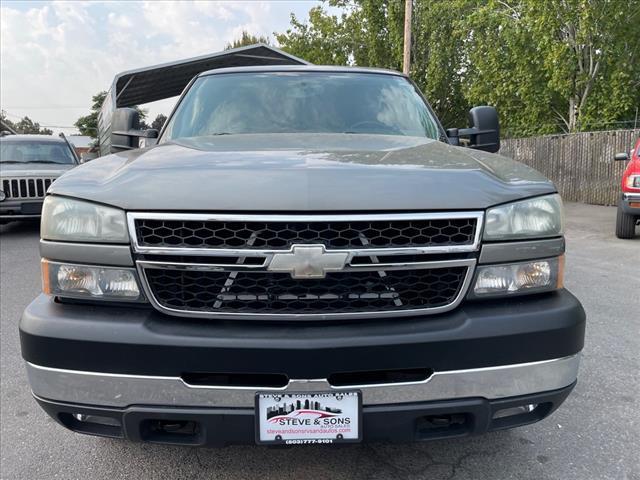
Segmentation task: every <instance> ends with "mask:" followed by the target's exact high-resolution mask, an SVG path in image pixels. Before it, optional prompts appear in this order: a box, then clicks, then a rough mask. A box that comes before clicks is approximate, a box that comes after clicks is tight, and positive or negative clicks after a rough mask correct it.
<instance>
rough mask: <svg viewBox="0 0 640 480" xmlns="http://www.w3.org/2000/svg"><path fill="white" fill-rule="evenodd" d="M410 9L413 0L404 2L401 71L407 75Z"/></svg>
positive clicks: (409, 61) (409, 58)
mask: <svg viewBox="0 0 640 480" xmlns="http://www.w3.org/2000/svg"><path fill="white" fill-rule="evenodd" d="M411 10H413V0H405V2H404V51H403V58H402V73H404V74H405V75H409V67H410V64H411Z"/></svg>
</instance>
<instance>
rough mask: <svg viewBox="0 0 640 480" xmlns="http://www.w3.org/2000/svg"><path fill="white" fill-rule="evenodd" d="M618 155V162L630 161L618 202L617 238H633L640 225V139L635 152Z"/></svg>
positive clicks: (623, 177)
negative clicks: (637, 226)
mask: <svg viewBox="0 0 640 480" xmlns="http://www.w3.org/2000/svg"><path fill="white" fill-rule="evenodd" d="M630 154H631V157H629V154H627V153H617V154H616V156H615V159H616V160H624V161H626V160H629V158H631V161H630V162H629V165H627V168H626V170H625V171H624V174H623V175H622V195H621V196H620V200H619V201H618V217H617V219H616V237H618V238H633V236H634V235H635V229H636V224H638V223H640V138H638V141H637V142H636V145H635V147H634V149H633V150H631V152H630Z"/></svg>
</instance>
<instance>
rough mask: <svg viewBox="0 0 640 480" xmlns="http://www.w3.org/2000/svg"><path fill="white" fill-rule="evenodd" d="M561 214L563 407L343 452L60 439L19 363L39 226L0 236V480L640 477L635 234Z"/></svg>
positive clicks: (574, 211)
mask: <svg viewBox="0 0 640 480" xmlns="http://www.w3.org/2000/svg"><path fill="white" fill-rule="evenodd" d="M566 213H567V245H568V251H567V270H566V281H565V283H566V285H567V287H568V288H569V289H570V290H571V291H572V292H573V293H574V294H575V295H576V296H577V297H578V298H580V300H582V302H583V304H584V307H585V310H586V311H587V316H588V325H587V339H586V346H585V350H584V354H583V360H582V365H581V372H580V377H579V381H578V385H577V387H576V389H575V390H574V392H573V394H572V395H571V396H570V397H569V399H568V400H567V402H566V403H565V404H564V405H563V406H562V407H561V408H560V410H558V411H557V412H556V413H555V414H554V415H553V416H552V417H550V418H549V419H547V420H545V421H543V422H542V423H538V424H536V425H533V426H529V427H523V428H519V429H515V430H511V431H505V432H497V433H492V434H488V435H485V436H482V437H470V438H465V439H458V440H450V441H437V442H431V443H423V444H410V445H384V444H374V445H357V446H349V447H341V448H332V447H298V448H291V449H269V448H265V447H228V448H225V449H218V450H215V449H192V448H183V447H166V446H157V445H140V444H131V443H126V442H124V441H118V440H111V439H102V438H94V437H87V436H81V435H77V434H74V433H71V432H69V431H66V430H64V429H63V428H62V427H60V426H58V425H57V424H56V423H55V422H53V420H51V419H50V418H49V417H47V416H46V415H45V413H44V412H43V411H41V410H40V409H39V408H38V407H37V405H36V403H35V401H34V400H33V399H32V398H31V395H30V392H29V387H28V385H27V380H26V377H25V372H24V368H23V365H22V360H21V357H20V347H19V341H18V321H19V318H20V314H21V312H22V309H23V308H24V307H25V306H26V305H27V304H28V303H29V302H30V301H31V299H32V298H33V297H35V296H36V295H37V293H38V292H39V290H40V277H39V255H38V225H37V223H14V224H9V225H6V226H3V227H0V272H1V277H0V294H1V297H0V305H1V311H0V341H1V349H0V354H1V359H0V360H1V361H0V381H1V382H0V385H1V410H0V421H1V437H0V440H1V445H0V457H1V472H0V477H1V478H2V479H41V478H59V479H75V478H78V479H87V478H92V479H102V478H104V479H115V478H140V479H142V478H144V479H152V478H194V479H196V478H197V479H203V478H224V479H244V478H278V479H281V480H283V479H297V478H314V479H315V478H318V479H322V478H331V479H342V478H345V479H346V478H348V479H351V478H355V479H365V478H366V479H391V478H393V479H405V478H406V479H431V480H438V479H457V480H462V479H560V480H568V479H580V480H584V479H603V480H604V479H620V480H640V460H639V458H640V455H639V453H638V452H640V414H639V413H638V412H639V409H640V380H639V376H638V371H639V370H640V357H639V353H638V352H640V236H636V238H635V239H634V240H618V239H616V238H615V237H614V235H613V232H614V222H615V209H614V208H610V207H595V206H585V205H579V204H569V205H567V208H566Z"/></svg>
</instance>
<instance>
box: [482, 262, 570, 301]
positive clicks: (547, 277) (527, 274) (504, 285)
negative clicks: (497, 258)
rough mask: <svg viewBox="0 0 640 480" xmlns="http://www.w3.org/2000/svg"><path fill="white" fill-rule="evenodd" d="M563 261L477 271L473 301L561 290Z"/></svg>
mask: <svg viewBox="0 0 640 480" xmlns="http://www.w3.org/2000/svg"><path fill="white" fill-rule="evenodd" d="M563 260H564V257H557V258H550V259H546V260H536V261H532V262H525V263H511V264H504V265H486V266H480V267H478V270H477V272H476V279H475V283H474V287H473V291H472V293H471V296H472V297H474V296H475V297H483V296H489V295H513V294H522V293H531V292H540V291H548V290H555V289H557V288H561V287H562V265H563Z"/></svg>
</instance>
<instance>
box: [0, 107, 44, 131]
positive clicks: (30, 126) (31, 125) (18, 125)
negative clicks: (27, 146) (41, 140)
mask: <svg viewBox="0 0 640 480" xmlns="http://www.w3.org/2000/svg"><path fill="white" fill-rule="evenodd" d="M0 120H2V124H3V125H6V126H8V127H9V128H11V129H13V130H14V131H15V132H17V133H22V134H32V135H53V130H51V129H49V128H44V127H41V126H40V124H39V123H38V122H34V121H33V120H31V119H30V118H29V117H26V116H25V117H22V119H21V120H19V121H18V122H15V123H14V122H12V121H11V120H9V119H8V118H7V113H6V112H5V111H4V110H2V112H0Z"/></svg>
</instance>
